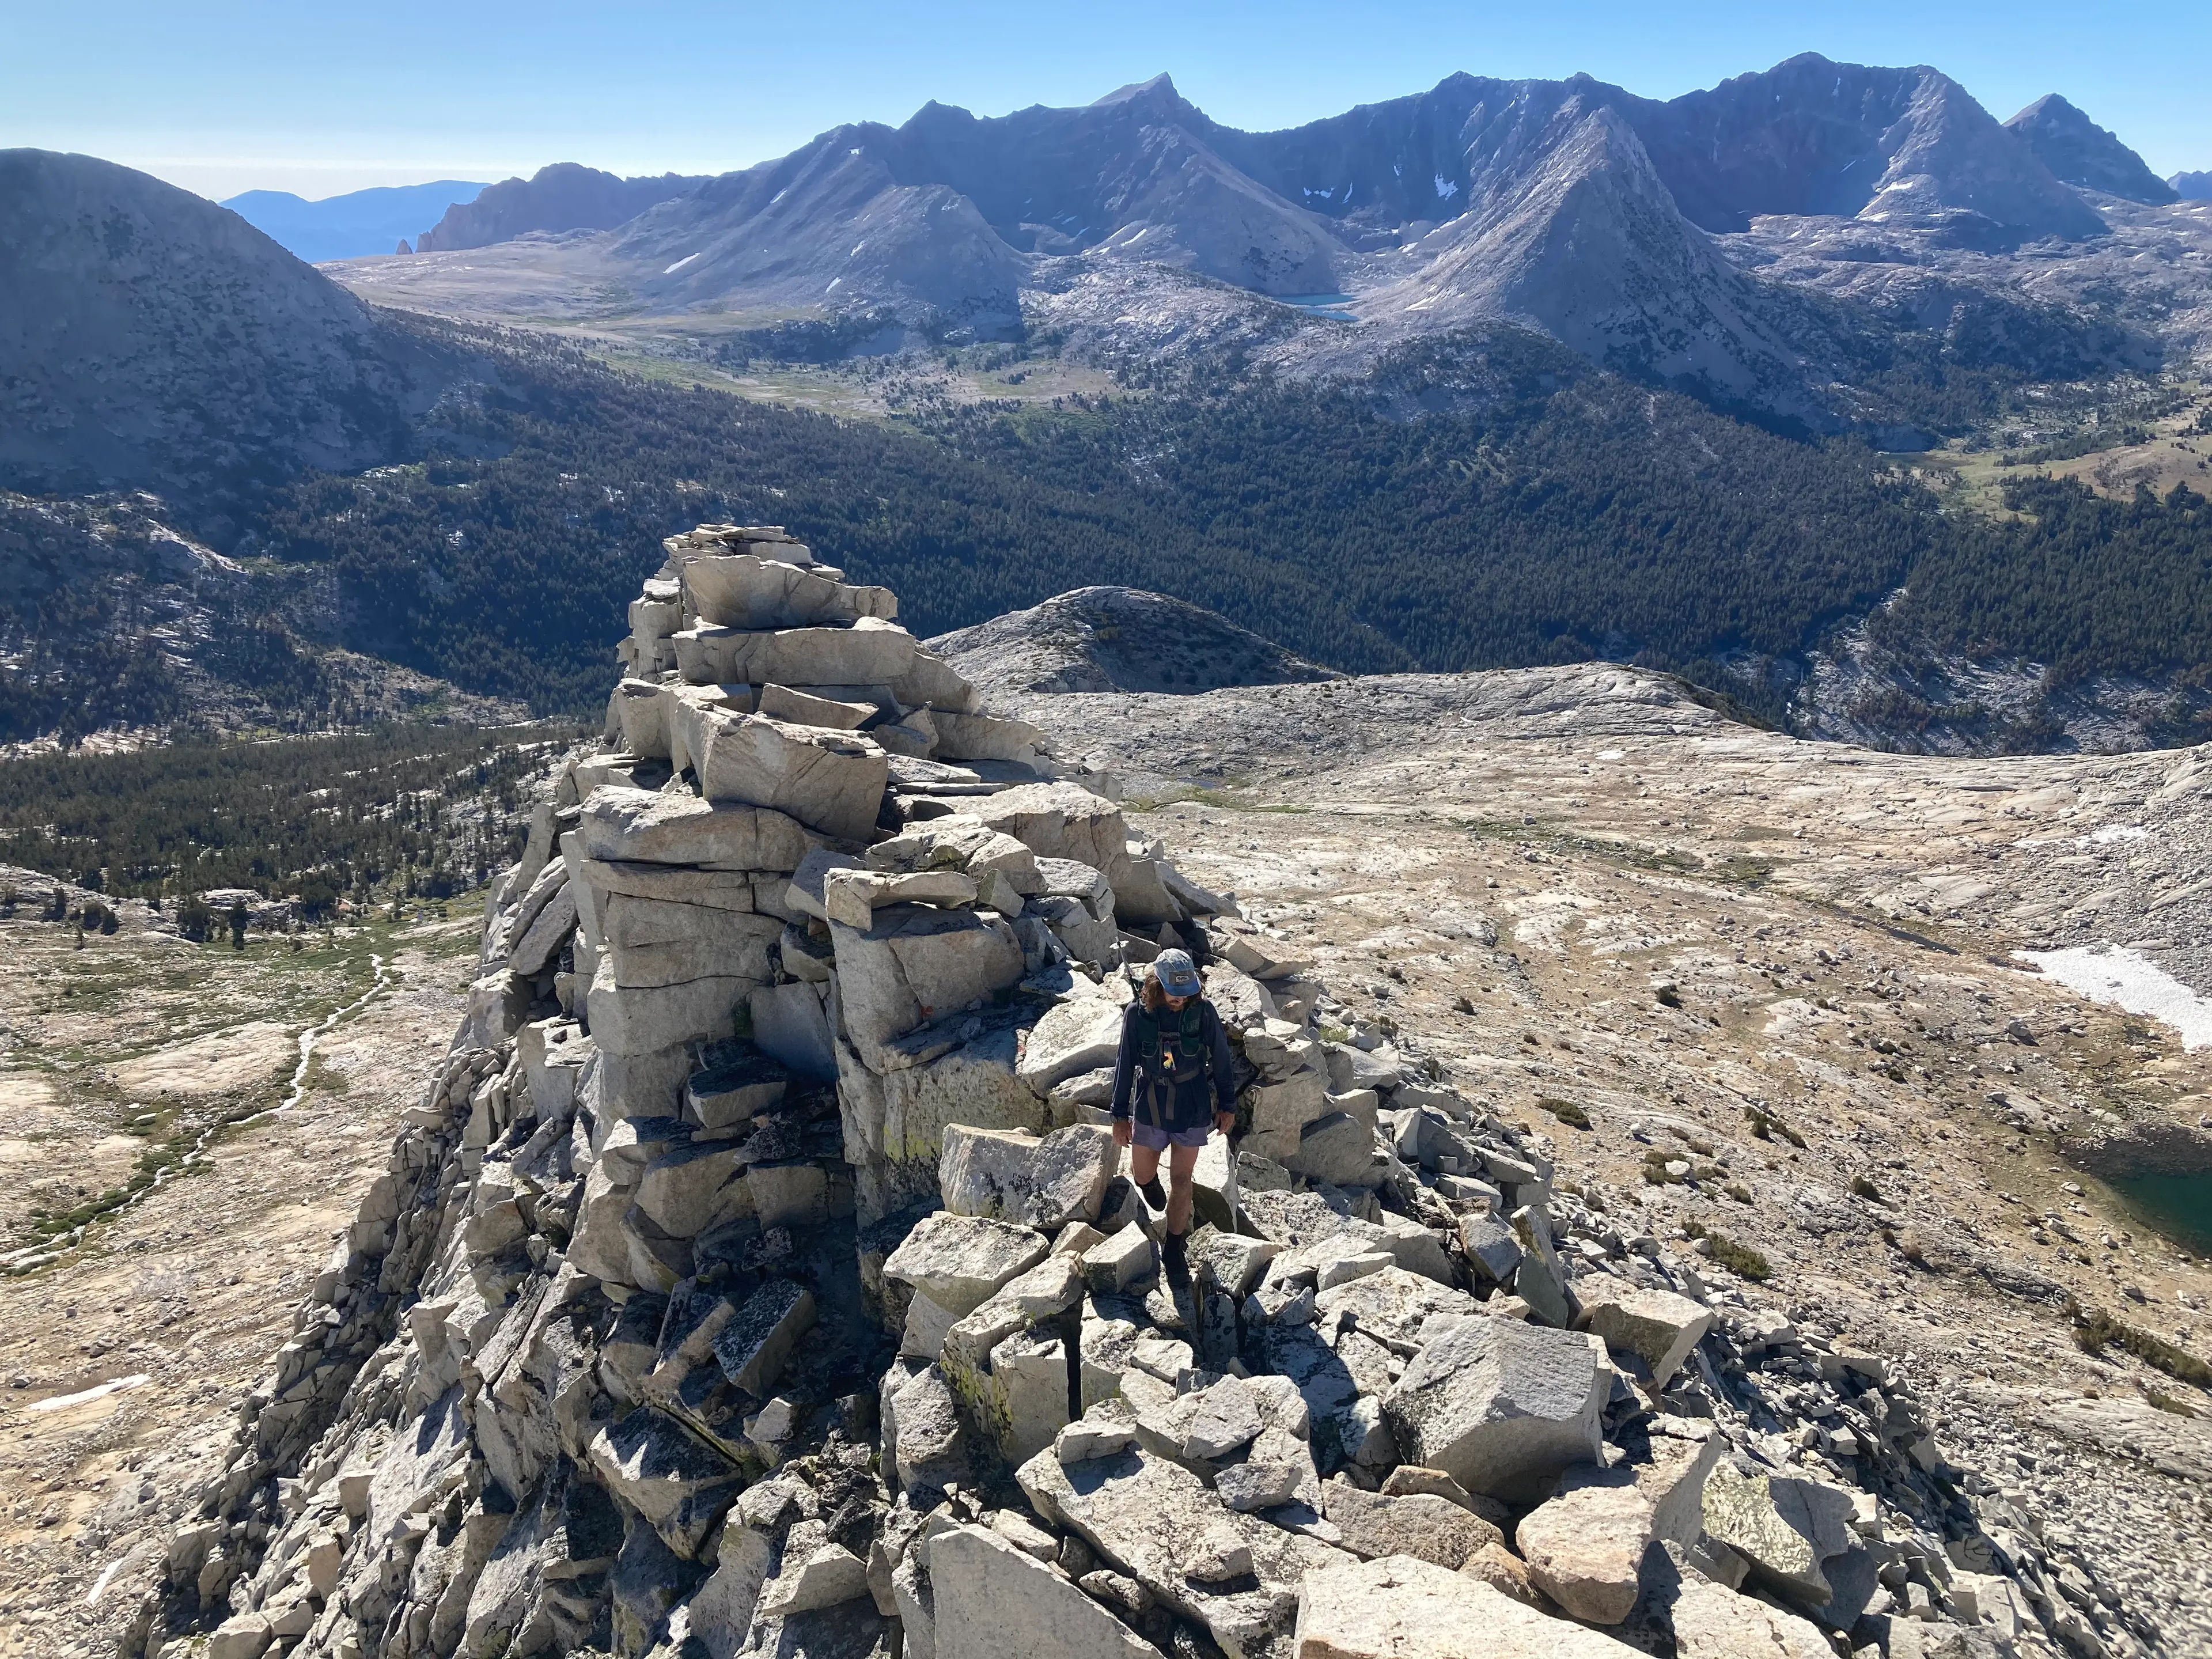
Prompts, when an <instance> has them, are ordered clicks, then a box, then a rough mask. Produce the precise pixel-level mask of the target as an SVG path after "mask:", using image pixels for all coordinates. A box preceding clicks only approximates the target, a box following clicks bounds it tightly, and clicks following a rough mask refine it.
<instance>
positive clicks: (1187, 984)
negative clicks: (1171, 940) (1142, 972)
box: [1152, 951, 1206, 997]
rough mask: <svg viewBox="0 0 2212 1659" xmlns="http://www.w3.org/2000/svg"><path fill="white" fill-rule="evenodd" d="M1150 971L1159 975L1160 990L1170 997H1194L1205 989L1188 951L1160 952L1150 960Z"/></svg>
mask: <svg viewBox="0 0 2212 1659" xmlns="http://www.w3.org/2000/svg"><path fill="white" fill-rule="evenodd" d="M1152 971H1153V972H1154V973H1155V974H1157V975H1159V980H1160V988H1161V989H1162V990H1163V991H1165V992H1166V993H1167V994H1169V995H1170V996H1171V997H1194V996H1196V995H1197V994H1199V993H1200V991H1202V990H1204V989H1205V988H1206V987H1205V986H1204V985H1203V984H1202V983H1201V982H1200V979H1199V977H1198V964H1197V963H1194V962H1193V961H1192V960H1191V959H1190V952H1189V951H1161V952H1160V953H1159V955H1158V956H1156V957H1153V958H1152Z"/></svg>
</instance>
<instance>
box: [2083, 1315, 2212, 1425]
mask: <svg viewBox="0 0 2212 1659" xmlns="http://www.w3.org/2000/svg"><path fill="white" fill-rule="evenodd" d="M2066 1311H2067V1316H2068V1317H2069V1319H2070V1320H2071V1321H2072V1322H2073V1327H2074V1346H2075V1347H2077V1348H2079V1349H2081V1352H2083V1353H2086V1354H2097V1353H2102V1352H2104V1351H2105V1350H2106V1348H2107V1347H2113V1348H2118V1349H2121V1350H2122V1351H2124V1352H2128V1353H2131V1354H2133V1355H2134V1356H2135V1357H2136V1358H2138V1359H2140V1360H2142V1362H2143V1364H2146V1365H2149V1366H2152V1367H2154V1369H2156V1370H2161V1371H2164V1372H2165V1373H2166V1375H2167V1376H2171V1377H2172V1378H2173V1379H2174V1380H2175V1381H2177V1382H2181V1383H2189V1384H2190V1385H2191V1386H2192V1387H2194V1388H2199V1389H2212V1364H2206V1363H2205V1362H2204V1361H2203V1360H2202V1359H2199V1358H2197V1356H2196V1355H2195V1354H2193V1353H2191V1352H2189V1350H2188V1349H2186V1348H2182V1347H2177V1346H2174V1345H2173V1344H2172V1343H2171V1342H2169V1341H2167V1340H2166V1339H2165V1338H2164V1337H2162V1336H2158V1335H2154V1334H2152V1333H2151V1332H2149V1331H2146V1330H2141V1329H2138V1328H2136V1327H2135V1326H2133V1325H2129V1324H2124V1323H2123V1322H2120V1321H2119V1320H2117V1319H2115V1318H2113V1317H2112V1315H2111V1314H2109V1313H2107V1312H2106V1311H2105V1310H2103V1309H2102V1308H2084V1307H2082V1306H2081V1304H2079V1303H2078V1302H2071V1301H2069V1303H2068V1304H2067V1309H2066ZM2154 1403H2155V1402H2154Z"/></svg>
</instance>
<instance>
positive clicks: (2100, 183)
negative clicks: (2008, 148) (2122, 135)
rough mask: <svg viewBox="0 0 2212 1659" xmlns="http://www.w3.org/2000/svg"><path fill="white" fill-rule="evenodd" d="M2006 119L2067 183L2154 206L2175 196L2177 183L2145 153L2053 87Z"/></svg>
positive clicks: (2010, 126) (2044, 161) (2046, 164)
mask: <svg viewBox="0 0 2212 1659" xmlns="http://www.w3.org/2000/svg"><path fill="white" fill-rule="evenodd" d="M2005 125H2006V126H2008V127H2009V128H2011V129H2012V131H2015V132H2016V133H2018V134H2019V135H2020V136H2021V137H2022V138H2025V139H2026V140H2027V147H2028V148H2029V149H2032V150H2033V151H2034V152H2035V154H2036V158H2037V159H2038V160H2039V161H2041V162H2042V163H2043V164H2044V165H2045V167H2049V168H2050V169H2051V173H2053V174H2054V175H2055V176H2056V177H2057V178H2058V179H2062V180H2063V181H2064V182H2065V183H2067V184H2069V185H2080V186H2081V188H2082V189H2083V190H2100V191H2104V192H2105V193H2106V195H2108V196H2120V197H2126V198H2127V199H2128V200H2129V201H2130V202H2147V203H2148V204H2151V205H2152V206H2153V207H2163V206H2164V205H2165V204H2166V203H2168V202H2172V201H2174V200H2176V199H2177V197H2176V192H2175V191H2174V187H2173V186H2172V185H2169V184H2167V183H2166V181H2165V180H2164V179H2160V177H2159V176H2158V175H2157V174H2156V173H2153V172H2152V171H2151V170H2150V168H2149V167H2148V166H2147V165H2145V163H2144V161H2143V158H2142V156H2140V155H2136V153H2135V151H2133V150H2131V149H2129V148H2128V147H2127V146H2126V145H2125V144H2124V143H2121V142H2120V141H2119V140H2118V138H2116V137H2113V136H2112V134H2111V133H2109V132H2107V131H2105V129H2104V128H2102V127H2100V126H2099V125H2097V124H2096V123H2095V122H2094V121H2092V120H2091V119H2090V118H2088V117H2087V116H2086V115H2084V114H2082V113H2081V111H2080V110H2078V109H2076V108H2075V107H2074V106H2073V105H2071V104H2069V103H2068V102H2067V101H2066V100H2064V99H2063V98H2061V97H2060V96H2059V95H2058V94H2057V93H2055V92H2054V93H2051V94H2047V95H2045V96H2044V97H2041V98H2039V99H2037V100H2035V101H2034V102H2033V103H2032V104H2030V105H2029V106H2027V108H2026V109H2024V110H2022V111H2021V112H2020V113H2019V114H2017V115H2015V116H2014V117H2013V118H2012V119H2011V120H2009V121H2008V122H2006V123H2005Z"/></svg>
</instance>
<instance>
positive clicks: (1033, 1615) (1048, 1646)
mask: <svg viewBox="0 0 2212 1659" xmlns="http://www.w3.org/2000/svg"><path fill="white" fill-rule="evenodd" d="M925 1548H927V1551H928V1553H929V1578H930V1585H931V1588H932V1589H933V1592H934V1594H935V1597H936V1638H937V1659H1014V1656H1017V1655H1020V1654H1031V1653H1034V1654H1051V1655H1054V1656H1056V1659H1157V1656H1158V1652H1159V1650H1158V1649H1157V1648H1155V1647H1153V1646H1152V1644H1151V1643H1149V1642H1147V1641H1146V1640H1145V1639H1144V1638H1142V1637H1140V1636H1139V1635H1138V1634H1137V1633H1136V1632H1134V1631H1133V1630H1131V1629H1130V1628H1129V1627H1128V1626H1127V1625H1124V1624H1123V1623H1122V1622H1121V1620H1118V1619H1116V1618H1115V1616H1114V1615H1113V1614H1112V1613H1109V1612H1107V1610H1106V1609H1105V1608H1104V1607H1101V1606H1100V1605H1099V1604H1098V1603H1097V1602H1096V1601H1092V1600H1091V1597H1090V1596H1088V1595H1085V1594H1084V1593H1083V1592H1082V1591H1081V1590H1079V1589H1077V1588H1076V1587H1075V1586H1074V1585H1073V1584H1072V1583H1069V1582H1068V1581H1067V1580H1066V1579H1065V1578H1063V1577H1060V1575H1059V1574H1057V1573H1055V1572H1054V1571H1053V1570H1052V1569H1051V1568H1049V1567H1048V1566H1046V1565H1043V1564H1042V1563H1041V1562H1038V1561H1034V1560H1032V1559H1030V1558H1029V1557H1028V1556H1027V1555H1024V1553H1022V1552H1021V1551H1020V1550H1018V1549H1017V1548H1015V1547H1013V1546H1012V1544H1010V1543H1008V1542H1007V1541H1006V1540H1005V1539H1004V1538H1001V1537H1000V1536H999V1535H998V1534H996V1533H994V1532H992V1531H990V1530H988V1529H987V1528H982V1527H955V1528H952V1529H951V1531H949V1532H942V1533H939V1534H938V1535H937V1536H936V1537H934V1538H933V1539H931V1540H930V1541H928V1543H927V1545H926V1546H925Z"/></svg>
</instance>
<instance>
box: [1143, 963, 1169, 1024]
mask: <svg viewBox="0 0 2212 1659" xmlns="http://www.w3.org/2000/svg"><path fill="white" fill-rule="evenodd" d="M1139 995H1141V996H1142V997H1143V998H1144V1000H1145V1012H1146V1013H1148V1014H1157V1013H1158V1012H1160V1011H1161V1010H1162V1009H1164V1008H1165V1007H1166V1006H1168V991H1167V987H1165V986H1164V985H1163V984H1161V983H1160V975H1159V971H1158V969H1152V968H1147V969H1146V970H1145V988H1144V989H1143V991H1141V992H1140V993H1139Z"/></svg>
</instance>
